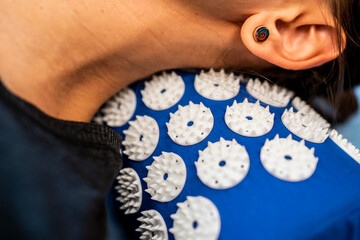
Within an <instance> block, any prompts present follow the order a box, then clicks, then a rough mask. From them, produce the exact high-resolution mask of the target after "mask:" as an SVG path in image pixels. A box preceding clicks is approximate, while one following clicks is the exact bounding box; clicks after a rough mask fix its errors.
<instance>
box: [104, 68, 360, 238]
mask: <svg viewBox="0 0 360 240" xmlns="http://www.w3.org/2000/svg"><path fill="white" fill-rule="evenodd" d="M177 74H179V75H180V76H181V78H182V79H183V81H184V83H185V92H184V94H183V96H182V97H181V99H180V100H179V101H178V102H177V103H176V104H175V105H173V106H172V107H170V108H168V109H165V110H152V109H150V108H149V107H147V106H146V105H145V104H144V102H143V100H142V99H143V95H142V93H141V91H142V90H143V89H144V87H145V82H146V81H149V79H146V80H144V81H140V82H137V83H134V84H133V85H131V86H130V88H131V89H132V90H133V91H134V93H135V95H136V109H135V112H134V113H133V114H132V117H131V119H130V120H129V121H135V120H136V116H150V117H151V118H153V119H155V120H156V122H157V124H158V126H159V131H160V136H159V141H158V143H157V146H156V149H155V150H154V152H153V153H152V154H151V155H150V156H149V157H147V158H146V159H145V160H142V161H133V160H130V159H128V156H127V155H126V154H124V164H123V167H124V168H132V169H134V170H135V171H136V173H137V174H138V176H139V178H140V179H141V186H142V202H141V207H140V209H139V210H138V211H137V212H136V213H133V214H127V215H124V214H123V213H124V210H119V207H120V206H121V205H122V204H121V203H119V202H118V201H116V200H115V199H116V198H117V197H118V196H119V194H118V192H117V191H116V190H115V189H114V188H113V190H112V191H111V193H110V199H111V201H112V207H113V211H114V212H116V214H117V215H118V217H119V218H121V219H123V222H125V224H127V225H128V226H129V227H128V229H129V231H130V232H132V234H133V237H134V239H139V238H140V233H139V232H135V229H136V228H138V227H139V225H140V222H139V221H138V220H137V218H139V217H140V216H142V215H141V212H142V211H146V210H150V209H155V210H157V211H158V212H159V213H160V214H161V216H162V218H163V219H164V221H165V223H166V227H167V229H168V230H169V229H170V228H172V227H173V225H174V220H173V219H172V218H171V217H170V215H172V214H174V213H176V212H177V210H178V206H177V203H181V202H184V201H186V199H187V197H188V196H203V197H205V198H207V199H209V200H210V201H211V202H212V203H213V204H214V205H215V206H216V208H217V210H218V212H219V214H220V221H221V230H220V233H219V235H218V236H216V238H218V239H226V240H227V239H360V187H359V185H360V164H359V163H358V162H357V161H355V160H354V159H353V158H352V157H351V156H350V155H349V154H347V153H346V152H345V151H344V150H343V149H341V148H340V147H339V146H338V145H337V144H336V143H335V142H334V141H333V140H332V139H330V137H327V138H326V140H325V141H324V142H323V143H313V142H310V141H305V146H306V147H307V148H309V149H311V148H314V150H315V151H314V155H315V157H317V158H318V162H317V165H316V169H315V171H314V173H313V174H312V175H311V176H310V177H308V178H306V179H303V180H301V181H286V180H282V179H279V178H277V177H276V176H274V175H273V174H271V173H269V172H268V171H267V170H266V169H265V168H264V166H263V164H262V162H261V158H260V152H261V149H262V147H263V146H264V144H265V141H266V139H269V140H272V139H274V138H275V136H276V135H277V134H278V135H279V137H280V138H286V137H288V136H289V134H291V136H292V139H294V140H296V141H300V140H302V138H300V137H298V136H297V135H296V134H293V133H292V132H291V131H289V130H288V128H286V127H285V126H284V124H283V122H282V120H281V116H282V114H283V112H284V110H285V109H290V108H291V107H292V103H291V101H290V102H289V103H288V104H287V105H286V106H285V107H274V106H271V105H270V106H269V110H270V113H274V114H275V116H274V125H273V127H272V128H271V130H270V131H269V132H268V133H266V134H265V135H262V136H258V137H246V136H242V135H240V134H237V133H235V132H234V131H232V130H231V129H230V128H229V127H228V126H227V124H226V123H225V121H224V115H225V112H226V109H227V106H229V107H230V106H232V105H233V102H234V100H236V101H237V102H238V103H241V102H243V101H244V99H245V98H247V99H248V101H249V102H252V103H254V102H256V100H257V99H256V98H255V97H254V96H252V95H251V94H249V92H248V91H247V90H246V86H245V85H246V83H245V82H243V81H242V82H240V91H239V92H238V93H237V94H236V96H235V97H232V98H230V99H227V100H212V99H208V98H206V97H203V96H202V95H200V94H199V93H198V92H197V90H196V89H195V87H194V80H195V76H196V74H195V73H186V72H177ZM154 94H159V93H155V92H154ZM190 101H191V102H193V103H194V104H199V103H200V102H201V103H202V104H203V105H204V106H206V107H207V108H210V110H211V113H212V115H213V117H214V127H213V128H212V129H211V132H210V134H209V135H208V136H207V137H206V138H205V139H204V140H202V141H200V142H199V143H196V144H193V145H189V146H183V145H179V144H177V143H175V142H174V141H173V140H172V139H171V138H170V137H169V134H168V127H167V125H166V123H168V122H169V121H170V113H175V112H176V111H178V105H181V106H187V105H189V102H190ZM260 103H261V106H263V107H266V106H268V104H266V103H264V102H260ZM129 121H128V122H126V123H125V124H124V125H122V126H120V127H113V128H114V129H115V131H117V132H118V133H119V134H120V135H121V136H122V137H123V139H124V140H125V142H126V136H125V134H124V130H128V129H129V127H130V125H129ZM220 138H224V139H225V140H230V141H231V140H233V139H235V140H236V142H237V143H239V144H240V145H242V146H244V147H245V149H246V151H247V153H248V155H249V159H250V167H249V171H248V172H247V174H246V176H245V177H244V179H243V180H242V181H241V182H239V183H238V184H236V185H235V186H233V187H230V188H227V189H223V190H220V189H213V188H211V187H209V186H207V185H205V184H204V183H203V182H202V181H201V180H200V179H199V177H198V175H197V169H196V166H195V164H194V163H195V162H196V161H197V160H198V158H199V150H200V151H203V150H204V149H206V148H207V146H208V143H209V142H211V143H215V142H218V141H219V140H220ZM122 150H123V151H125V150H126V148H125V147H123V149H122ZM162 152H169V153H176V154H177V155H179V156H180V157H181V158H182V159H183V160H184V162H185V165H186V182H185V185H184V187H183V189H182V190H181V192H180V194H179V195H178V196H177V197H175V199H173V200H171V201H169V202H159V201H156V200H152V199H151V195H150V194H149V193H147V192H145V191H144V190H145V189H147V183H146V182H145V181H144V178H145V177H147V175H148V169H147V168H146V167H147V166H150V165H151V164H152V163H153V161H154V159H153V157H156V156H160V155H161V154H162ZM117 184H118V183H117V182H115V183H114V187H115V186H116V185H117ZM167 234H168V238H169V239H175V238H174V234H173V233H171V232H168V233H167ZM149 239H150V238H149ZM199 239H201V238H199Z"/></svg>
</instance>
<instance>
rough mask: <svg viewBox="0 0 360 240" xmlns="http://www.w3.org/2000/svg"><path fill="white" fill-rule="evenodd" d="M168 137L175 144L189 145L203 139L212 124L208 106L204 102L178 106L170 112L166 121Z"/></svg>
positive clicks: (212, 119) (212, 118)
mask: <svg viewBox="0 0 360 240" xmlns="http://www.w3.org/2000/svg"><path fill="white" fill-rule="evenodd" d="M166 126H167V128H168V134H169V136H170V138H171V139H172V140H173V141H174V142H175V143H177V144H179V145H183V146H189V145H193V144H196V143H199V142H201V141H202V140H204V139H205V138H206V137H207V136H208V135H209V134H210V132H211V130H212V128H213V126H214V117H213V115H212V113H211V110H210V108H207V107H205V106H204V104H202V103H200V104H194V103H192V102H191V101H190V103H189V105H187V106H184V107H182V106H180V105H179V108H178V110H177V111H176V112H175V113H174V114H172V113H170V121H169V122H168V123H166Z"/></svg>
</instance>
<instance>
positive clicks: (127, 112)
mask: <svg viewBox="0 0 360 240" xmlns="http://www.w3.org/2000/svg"><path fill="white" fill-rule="evenodd" d="M135 108H136V95H135V93H134V91H133V90H131V89H130V88H124V89H123V90H121V91H120V92H118V93H116V94H115V95H114V96H113V97H111V98H110V99H109V100H108V101H107V102H106V103H105V106H104V107H103V108H101V109H100V112H101V113H102V114H103V115H104V116H103V121H104V122H105V123H106V124H107V125H108V126H110V127H120V126H122V125H124V124H125V123H126V122H127V121H129V119H130V118H131V117H132V115H133V114H134V112H135Z"/></svg>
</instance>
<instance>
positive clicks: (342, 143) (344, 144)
mask: <svg viewBox="0 0 360 240" xmlns="http://www.w3.org/2000/svg"><path fill="white" fill-rule="evenodd" d="M330 138H331V140H333V142H334V143H336V144H337V145H338V146H339V147H340V148H341V149H342V150H344V151H345V152H346V153H347V154H349V155H350V156H351V157H352V158H353V159H355V161H357V162H358V163H360V151H359V149H358V148H356V147H355V146H354V145H353V144H352V143H350V142H349V141H348V140H347V139H345V138H343V136H342V135H341V134H339V133H338V132H337V131H336V130H335V129H333V130H331V132H330Z"/></svg>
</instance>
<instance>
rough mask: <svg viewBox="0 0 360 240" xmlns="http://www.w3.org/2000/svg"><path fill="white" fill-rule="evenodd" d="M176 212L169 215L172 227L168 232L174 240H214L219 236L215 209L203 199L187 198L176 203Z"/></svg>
mask: <svg viewBox="0 0 360 240" xmlns="http://www.w3.org/2000/svg"><path fill="white" fill-rule="evenodd" d="M177 206H178V210H177V211H176V213H175V214H172V215H171V218H172V219H173V220H174V225H173V227H172V228H171V229H169V231H170V232H171V233H172V234H174V237H175V239H176V240H190V239H196V240H215V239H218V237H219V234H220V227H221V220H220V214H219V211H218V210H217V207H216V206H215V204H214V203H213V202H211V201H210V200H209V199H207V198H205V197H201V196H198V197H190V196H189V197H187V200H186V201H185V202H182V203H177Z"/></svg>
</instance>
